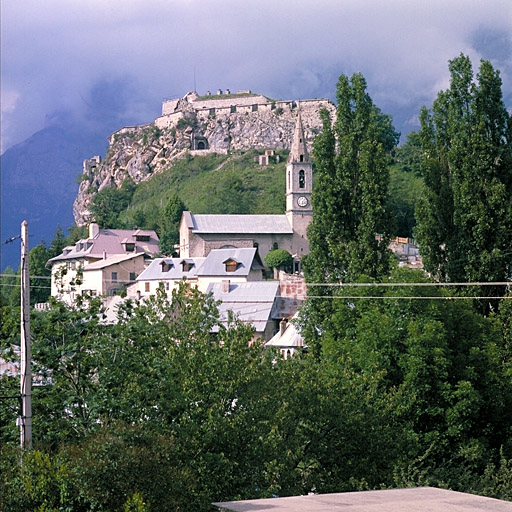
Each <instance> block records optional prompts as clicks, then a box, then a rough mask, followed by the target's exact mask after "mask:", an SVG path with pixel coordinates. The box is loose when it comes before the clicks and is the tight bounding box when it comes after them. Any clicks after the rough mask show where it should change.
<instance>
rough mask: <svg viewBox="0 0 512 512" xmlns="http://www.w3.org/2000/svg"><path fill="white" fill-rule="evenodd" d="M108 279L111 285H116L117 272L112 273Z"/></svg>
mask: <svg viewBox="0 0 512 512" xmlns="http://www.w3.org/2000/svg"><path fill="white" fill-rule="evenodd" d="M110 278H111V280H112V282H113V283H117V272H112V274H111V277H110Z"/></svg>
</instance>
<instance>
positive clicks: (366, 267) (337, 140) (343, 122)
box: [305, 73, 398, 282]
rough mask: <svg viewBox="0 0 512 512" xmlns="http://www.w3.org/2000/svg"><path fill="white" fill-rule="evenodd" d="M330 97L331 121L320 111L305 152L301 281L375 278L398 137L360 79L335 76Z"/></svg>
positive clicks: (384, 259)
mask: <svg viewBox="0 0 512 512" xmlns="http://www.w3.org/2000/svg"><path fill="white" fill-rule="evenodd" d="M336 96H337V109H336V119H335V121H334V123H333V124H332V121H331V118H330V115H329V113H328V112H327V111H326V110H324V111H322V112H321V118H322V123H323V127H322V131H321V133H320V134H319V135H318V136H317V138H316V140H315V143H314V148H313V156H314V162H315V171H316V175H315V188H314V190H313V196H312V202H313V208H314V212H315V214H314V217H313V221H312V223H311V225H310V229H309V231H308V238H309V241H310V248H311V252H310V255H309V256H308V257H307V259H306V262H305V272H306V277H307V279H308V281H316V282H329V281H339V280H352V279H356V278H357V277H358V276H360V275H362V274H364V275H367V276H370V277H373V278H379V277H381V276H382V275H384V274H385V273H386V272H387V271H388V269H389V250H388V248H387V247H388V241H389V231H390V229H389V226H390V223H389V217H388V214H387V211H386V196H387V190H388V183H389V171H388V160H389V156H388V155H389V151H391V149H392V148H393V147H394V146H395V145H396V143H397V141H398V134H397V133H396V131H395V130H394V128H393V126H392V125H391V121H390V117H389V116H386V115H384V114H382V112H381V111H380V110H379V109H378V108H377V107H376V106H375V104H374V103H373V101H372V99H371V98H370V96H369V94H368V93H367V91H366V80H365V79H364V77H363V76H362V75H361V74H360V73H356V74H354V75H352V77H351V78H350V79H349V78H348V77H347V76H345V75H341V76H340V78H339V80H338V84H337V91H336ZM377 234H380V235H381V236H380V237H376V235H377Z"/></svg>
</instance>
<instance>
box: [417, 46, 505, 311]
mask: <svg viewBox="0 0 512 512" xmlns="http://www.w3.org/2000/svg"><path fill="white" fill-rule="evenodd" d="M449 70H450V74H451V82H450V88H449V89H448V90H447V91H442V92H440V93H439V94H438V96H437V99H436V100H435V101H434V104H433V107H432V110H431V111H428V110H427V109H426V108H423V109H422V111H421V116H420V121H421V131H420V138H421V145H422V150H423V161H422V173H423V176H424V179H425V184H426V194H425V197H424V198H423V201H422V202H421V203H420V205H419V207H418V210H417V220H418V227H417V230H416V236H417V238H418V241H419V243H420V248H421V252H422V255H423V261H424V265H425V268H426V269H427V270H428V271H429V272H431V273H432V275H433V276H435V277H436V278H437V279H439V280H440V281H446V282H461V281H466V282H468V281H469V282H480V281H504V280H507V279H510V277H511V265H512V251H511V247H512V118H511V116H510V115H509V114H508V113H507V109H506V107H505V105H504V103H503V100H502V94H501V79H500V77H499V71H496V70H494V69H493V67H492V65H491V64H490V63H489V62H488V61H482V62H481V66H480V72H479V73H478V74H477V76H476V81H475V80H474V79H473V71H472V66H471V60H470V59H469V57H466V56H464V55H460V56H459V57H458V58H456V59H454V60H452V61H450V64H449ZM474 292H475V289H473V290H472V291H471V293H474ZM478 293H479V294H481V295H486V296H495V295H503V294H504V293H505V289H504V287H501V288H500V287H483V288H481V289H480V290H479V291H478ZM481 306H482V308H483V309H482V311H483V312H484V313H487V312H489V310H490V308H491V307H492V301H484V302H483V303H482V304H481Z"/></svg>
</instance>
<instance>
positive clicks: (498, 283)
mask: <svg viewBox="0 0 512 512" xmlns="http://www.w3.org/2000/svg"><path fill="white" fill-rule="evenodd" d="M305 285H306V286H330V287H339V288H351V287H352V288H355V287H376V288H379V287H390V286H512V282H511V281H476V282H466V283H425V282H419V283H418V282H416V283H305Z"/></svg>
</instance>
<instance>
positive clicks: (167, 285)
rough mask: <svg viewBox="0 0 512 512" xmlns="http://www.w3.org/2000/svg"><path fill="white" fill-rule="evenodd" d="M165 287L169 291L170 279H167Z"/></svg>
mask: <svg viewBox="0 0 512 512" xmlns="http://www.w3.org/2000/svg"><path fill="white" fill-rule="evenodd" d="M165 289H166V290H167V291H169V281H167V282H166V283H165Z"/></svg>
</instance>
